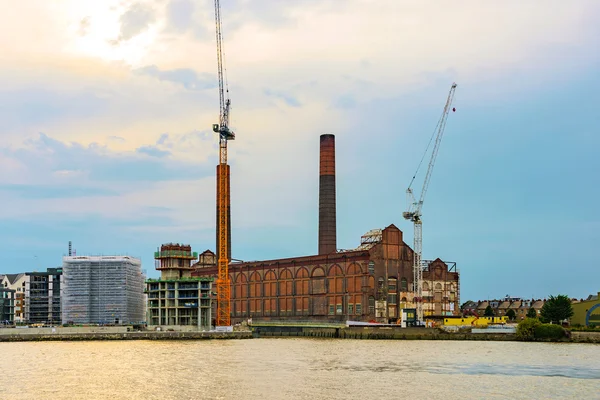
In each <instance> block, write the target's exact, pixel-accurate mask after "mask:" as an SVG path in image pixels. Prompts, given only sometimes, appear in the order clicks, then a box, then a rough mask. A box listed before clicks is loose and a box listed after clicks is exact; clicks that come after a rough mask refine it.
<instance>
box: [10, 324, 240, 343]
mask: <svg viewBox="0 0 600 400" xmlns="http://www.w3.org/2000/svg"><path fill="white" fill-rule="evenodd" d="M40 329H43V330H44V332H35V331H34V330H35V329H31V330H30V329H0V342H36V341H81V340H209V339H251V338H252V332H250V331H236V332H213V331H191V332H190V331H186V332H181V331H180V332H176V331H137V332H127V328H124V327H123V328H121V327H107V328H104V329H98V328H96V329H93V328H88V329H86V328H82V330H79V331H77V328H64V329H65V331H63V330H62V329H61V330H59V329H55V330H54V331H52V328H40ZM47 330H49V332H48V331H47Z"/></svg>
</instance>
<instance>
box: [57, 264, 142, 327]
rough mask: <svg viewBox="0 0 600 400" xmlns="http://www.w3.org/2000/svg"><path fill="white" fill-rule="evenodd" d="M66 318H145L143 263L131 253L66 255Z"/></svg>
mask: <svg viewBox="0 0 600 400" xmlns="http://www.w3.org/2000/svg"><path fill="white" fill-rule="evenodd" d="M62 272H63V296H62V321H63V323H69V324H137V323H141V322H143V321H144V314H145V311H144V308H145V301H144V275H143V274H142V264H141V261H140V260H139V259H137V258H134V257H130V256H65V257H63V266H62Z"/></svg>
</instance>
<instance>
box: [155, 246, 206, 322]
mask: <svg viewBox="0 0 600 400" xmlns="http://www.w3.org/2000/svg"><path fill="white" fill-rule="evenodd" d="M197 258H198V253H196V252H192V248H191V246H189V245H183V244H181V245H180V244H179V243H175V244H174V243H168V244H163V245H162V246H161V247H160V249H159V250H157V251H156V252H155V253H154V259H155V260H156V261H155V266H156V269H157V270H158V271H160V274H161V277H160V279H148V280H147V281H146V293H147V294H148V317H147V322H148V328H149V329H156V328H157V327H159V326H162V327H163V328H168V327H169V326H188V327H191V326H194V327H197V328H198V329H210V328H211V325H212V318H211V315H212V300H211V297H212V296H211V289H212V282H213V278H211V277H192V271H193V270H194V268H193V267H192V265H191V264H192V261H194V260H196V259H197Z"/></svg>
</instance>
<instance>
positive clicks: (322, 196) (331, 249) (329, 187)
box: [319, 134, 337, 254]
mask: <svg viewBox="0 0 600 400" xmlns="http://www.w3.org/2000/svg"><path fill="white" fill-rule="evenodd" d="M336 238H337V236H336V220H335V136H334V135H329V134H327V135H321V153H320V159H319V254H329V253H335V252H336V250H337V239H336Z"/></svg>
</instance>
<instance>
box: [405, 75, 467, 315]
mask: <svg viewBox="0 0 600 400" xmlns="http://www.w3.org/2000/svg"><path fill="white" fill-rule="evenodd" d="M455 90H456V83H453V84H452V86H451V87H450V92H449V93H448V98H447V99H446V104H445V105H444V111H443V112H442V115H441V117H440V119H439V121H438V123H437V125H436V129H435V130H434V135H435V143H434V145H433V150H432V151H431V159H430V160H429V166H428V167H427V173H426V174H425V180H424V181H423V188H422V189H421V196H420V197H419V200H418V201H417V200H416V199H415V196H414V193H413V190H412V184H413V182H414V180H415V177H416V175H417V172H418V171H419V168H420V166H421V163H422V162H423V159H424V158H425V155H423V159H421V163H419V166H418V167H417V172H415V175H414V176H413V178H412V180H411V182H410V185H409V186H408V189H406V195H407V199H408V211H406V212H404V213H402V216H403V217H404V218H405V219H407V220H410V221H412V222H413V225H414V245H413V250H414V257H413V290H414V303H415V305H416V309H417V321H418V323H419V324H421V323H422V322H423V266H422V260H421V258H422V253H423V223H422V221H421V216H422V213H421V209H422V208H423V201H424V200H425V195H426V194H427V189H428V188H429V181H430V180H431V173H432V172H433V167H434V165H435V160H436V158H437V154H438V151H439V148H440V143H441V142H442V136H443V135H444V129H445V128H446V121H447V119H448V113H449V112H450V107H451V105H452V101H453V100H454V91H455ZM433 138H434V137H433V136H432V139H433ZM429 144H431V141H430V142H429ZM427 149H429V145H428V146H427ZM427 149H426V150H425V153H427Z"/></svg>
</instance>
